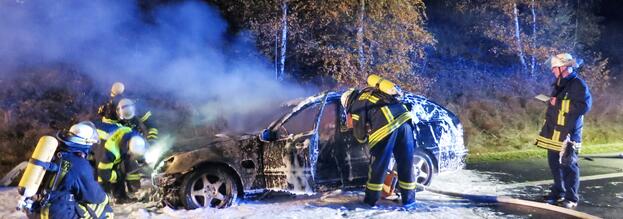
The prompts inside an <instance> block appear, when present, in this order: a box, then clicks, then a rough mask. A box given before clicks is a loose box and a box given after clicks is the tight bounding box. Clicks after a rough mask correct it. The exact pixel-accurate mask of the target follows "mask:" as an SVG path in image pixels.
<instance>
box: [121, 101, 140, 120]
mask: <svg viewBox="0 0 623 219" xmlns="http://www.w3.org/2000/svg"><path fill="white" fill-rule="evenodd" d="M135 115H136V107H135V106H134V101H132V100H130V99H128V98H123V99H121V100H119V103H117V116H118V117H119V119H124V120H126V119H132V118H134V116H135Z"/></svg>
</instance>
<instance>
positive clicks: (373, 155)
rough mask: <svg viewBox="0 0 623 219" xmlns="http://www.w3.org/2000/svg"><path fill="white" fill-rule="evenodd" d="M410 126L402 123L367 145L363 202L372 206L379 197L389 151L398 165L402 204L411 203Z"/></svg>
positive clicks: (413, 184)
mask: <svg viewBox="0 0 623 219" xmlns="http://www.w3.org/2000/svg"><path fill="white" fill-rule="evenodd" d="M413 150H414V140H413V129H412V128H411V125H410V123H409V122H406V123H404V124H402V125H401V126H400V127H399V128H398V129H396V130H395V131H394V132H392V134H391V135H389V136H388V137H386V138H385V139H383V140H382V141H381V142H379V143H377V144H376V145H375V146H374V147H373V148H370V166H369V170H368V182H367V183H366V192H365V198H364V202H365V203H367V204H369V205H371V206H374V205H375V204H376V202H377V201H378V200H379V199H380V198H381V190H382V189H383V181H384V179H385V174H386V172H387V170H388V165H389V162H390V159H391V158H392V153H393V155H394V158H395V159H396V165H397V166H398V185H399V188H400V192H401V196H402V204H403V205H410V204H412V203H414V202H415V183H416V182H415V179H414V176H413Z"/></svg>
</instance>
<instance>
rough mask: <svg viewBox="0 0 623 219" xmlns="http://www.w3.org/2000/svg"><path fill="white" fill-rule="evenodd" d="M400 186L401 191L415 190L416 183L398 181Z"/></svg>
mask: <svg viewBox="0 0 623 219" xmlns="http://www.w3.org/2000/svg"><path fill="white" fill-rule="evenodd" d="M398 186H400V188H401V189H407V190H413V189H415V186H416V182H410V183H409V182H403V181H398Z"/></svg>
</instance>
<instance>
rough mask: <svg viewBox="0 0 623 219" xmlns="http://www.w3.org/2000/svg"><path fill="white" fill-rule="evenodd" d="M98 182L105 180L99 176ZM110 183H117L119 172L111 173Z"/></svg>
mask: <svg viewBox="0 0 623 219" xmlns="http://www.w3.org/2000/svg"><path fill="white" fill-rule="evenodd" d="M97 182H104V179H102V177H101V176H97ZM108 182H111V183H116V182H117V172H116V171H114V170H113V171H111V173H110V179H108Z"/></svg>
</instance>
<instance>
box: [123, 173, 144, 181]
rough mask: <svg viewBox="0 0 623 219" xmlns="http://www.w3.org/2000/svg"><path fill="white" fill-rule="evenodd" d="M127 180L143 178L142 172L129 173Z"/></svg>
mask: <svg viewBox="0 0 623 219" xmlns="http://www.w3.org/2000/svg"><path fill="white" fill-rule="evenodd" d="M125 180H128V181H133V180H141V174H140V173H132V174H128V175H127V176H126V177H125Z"/></svg>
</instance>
